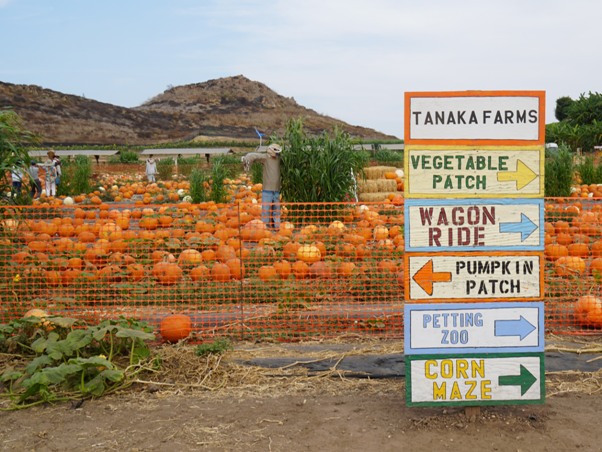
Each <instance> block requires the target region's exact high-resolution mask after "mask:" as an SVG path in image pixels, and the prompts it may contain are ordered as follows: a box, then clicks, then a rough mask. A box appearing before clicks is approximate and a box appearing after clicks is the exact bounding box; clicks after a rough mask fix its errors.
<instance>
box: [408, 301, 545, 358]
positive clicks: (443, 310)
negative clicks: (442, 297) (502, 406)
mask: <svg viewBox="0 0 602 452" xmlns="http://www.w3.org/2000/svg"><path fill="white" fill-rule="evenodd" d="M544 341H545V339H544V304H543V302H494V303H441V304H414V303H406V304H405V307H404V348H405V354H406V355H416V354H429V355H439V354H450V353H463V354H469V353H530V352H535V353H538V352H543V351H544Z"/></svg>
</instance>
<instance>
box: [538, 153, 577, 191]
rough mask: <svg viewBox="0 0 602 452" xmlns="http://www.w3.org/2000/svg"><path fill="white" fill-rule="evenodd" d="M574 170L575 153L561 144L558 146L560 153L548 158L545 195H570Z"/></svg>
mask: <svg viewBox="0 0 602 452" xmlns="http://www.w3.org/2000/svg"><path fill="white" fill-rule="evenodd" d="M573 172H574V164H573V153H572V152H571V150H570V148H569V147H568V146H567V145H565V144H561V145H560V146H558V153H557V154H556V155H555V156H552V157H549V158H547V159H546V163H545V196H547V197H566V196H570V194H571V185H572V183H573Z"/></svg>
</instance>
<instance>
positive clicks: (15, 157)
mask: <svg viewBox="0 0 602 452" xmlns="http://www.w3.org/2000/svg"><path fill="white" fill-rule="evenodd" d="M36 142H37V139H36V136H35V135H34V134H33V133H31V132H29V131H27V130H26V129H25V127H24V126H23V122H22V120H21V117H20V116H19V115H17V113H15V112H14V111H13V110H10V109H3V110H0V204H3V203H7V202H15V199H12V198H11V197H9V196H7V195H6V193H7V192H10V188H11V185H12V181H11V179H10V176H9V174H10V171H11V169H14V168H15V167H18V168H20V169H21V170H22V171H23V174H25V173H27V170H28V168H29V162H30V158H29V154H28V152H27V150H26V148H25V146H27V145H32V144H35V143H36Z"/></svg>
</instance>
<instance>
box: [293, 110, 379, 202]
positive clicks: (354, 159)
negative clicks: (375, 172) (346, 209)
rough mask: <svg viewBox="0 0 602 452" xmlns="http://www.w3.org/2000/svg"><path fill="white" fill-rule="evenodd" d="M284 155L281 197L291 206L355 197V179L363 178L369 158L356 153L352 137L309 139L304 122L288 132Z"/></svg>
mask: <svg viewBox="0 0 602 452" xmlns="http://www.w3.org/2000/svg"><path fill="white" fill-rule="evenodd" d="M284 143H285V146H284V150H283V152H282V164H281V177H282V196H283V198H284V199H285V200H286V201H289V202H340V201H344V200H346V199H348V198H350V197H351V196H352V194H353V187H354V182H355V181H354V177H356V176H360V175H361V174H363V167H364V166H365V164H366V163H367V161H366V155H365V153H362V152H357V151H356V150H354V149H353V144H352V142H351V138H350V136H349V135H348V134H347V133H345V132H343V131H341V130H339V129H336V128H335V129H334V131H333V133H332V134H329V133H327V132H323V133H322V134H321V135H318V136H308V135H307V134H306V133H305V131H304V128H303V121H302V120H301V119H295V120H291V121H290V122H289V123H288V125H287V128H286V133H285V137H284Z"/></svg>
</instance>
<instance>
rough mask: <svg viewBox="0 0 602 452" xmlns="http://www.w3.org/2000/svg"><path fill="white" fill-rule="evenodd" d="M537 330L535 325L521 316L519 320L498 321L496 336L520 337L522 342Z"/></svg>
mask: <svg viewBox="0 0 602 452" xmlns="http://www.w3.org/2000/svg"><path fill="white" fill-rule="evenodd" d="M535 329H536V328H535V325H533V324H532V323H531V322H529V321H528V320H527V319H525V318H524V317H523V316H522V315H521V316H520V319H518V320H496V321H495V323H494V336H520V340H521V341H522V340H523V339H524V338H526V337H527V336H528V335H529V334H531V333H532V332H533V331H535Z"/></svg>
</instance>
